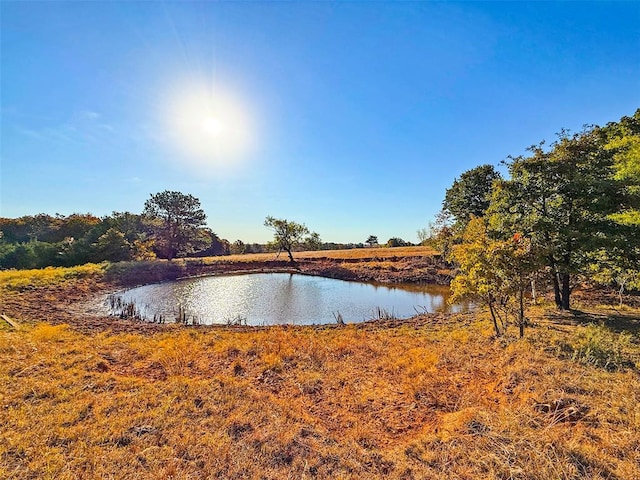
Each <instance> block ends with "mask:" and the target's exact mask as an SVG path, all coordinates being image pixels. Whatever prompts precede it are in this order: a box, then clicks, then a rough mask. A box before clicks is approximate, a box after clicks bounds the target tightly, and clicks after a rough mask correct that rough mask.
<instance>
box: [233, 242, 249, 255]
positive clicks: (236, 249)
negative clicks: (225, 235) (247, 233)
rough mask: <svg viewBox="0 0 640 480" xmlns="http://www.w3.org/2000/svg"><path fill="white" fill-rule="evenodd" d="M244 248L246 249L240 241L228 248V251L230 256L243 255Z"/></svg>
mask: <svg viewBox="0 0 640 480" xmlns="http://www.w3.org/2000/svg"><path fill="white" fill-rule="evenodd" d="M246 248H247V247H246V245H245V244H244V242H243V241H242V240H236V241H235V242H233V243H232V244H231V246H230V247H229V251H230V253H231V254H232V255H240V254H243V253H245V251H246Z"/></svg>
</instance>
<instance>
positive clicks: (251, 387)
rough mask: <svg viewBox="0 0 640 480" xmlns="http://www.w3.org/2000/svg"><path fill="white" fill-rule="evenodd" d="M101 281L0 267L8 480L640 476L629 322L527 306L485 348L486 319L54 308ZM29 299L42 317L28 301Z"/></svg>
mask: <svg viewBox="0 0 640 480" xmlns="http://www.w3.org/2000/svg"><path fill="white" fill-rule="evenodd" d="M102 271H103V267H101V266H85V267H82V269H79V270H76V269H68V270H62V269H58V270H55V271H48V272H44V271H40V273H37V272H31V273H25V272H23V273H15V272H14V273H10V272H2V273H1V274H0V294H1V295H2V301H3V306H2V309H3V310H6V309H7V308H8V309H9V310H10V311H11V312H12V313H13V314H14V315H15V316H14V318H15V319H16V320H19V321H21V326H20V327H19V328H17V329H16V328H13V327H11V326H9V325H8V324H5V323H4V322H2V323H1V324H0V478H7V479H30V478H31V479H41V478H45V479H46V478H50V479H80V478H82V479H84V478H113V479H116V478H117V479H134V478H135V479H146V478H149V479H200V478H221V479H289V478H290V479H302V478H322V479H325V478H326V479H336V478H337V479H340V478H344V479H377V478H379V479H383V478H384V479H387V478H390V479H476V478H483V479H484V478H489V479H491V478H496V479H509V478H515V479H541V480H542V479H549V480H550V479H585V478H592V479H635V478H640V411H639V410H638V405H639V404H640V375H639V373H638V368H639V367H640V337H639V336H638V320H639V315H638V312H637V311H636V310H627V311H623V312H616V311H614V310H610V309H608V310H605V309H603V308H600V309H597V310H594V309H591V310H589V311H588V313H582V314H566V315H557V314H556V313H555V311H554V310H546V309H545V308H544V307H536V308H535V309H534V310H533V311H532V312H531V317H532V321H533V326H532V327H531V328H529V329H528V330H527V336H526V337H525V338H524V339H523V340H518V339H516V338H515V334H516V332H515V329H514V330H513V331H512V332H511V333H512V334H513V336H509V335H508V336H507V337H506V338H502V339H500V340H496V339H495V338H493V337H492V329H491V326H490V324H489V321H488V319H487V318H486V315H485V314H484V313H482V312H479V313H477V314H466V315H452V316H445V315H434V316H422V317H416V318H414V319H412V320H408V321H403V322H372V323H368V324H360V325H348V326H344V327H338V326H325V327H267V328H248V327H242V328H233V327H220V328H209V327H197V328H196V327H184V326H177V325H174V326H167V325H165V326H162V327H160V326H149V327H152V328H146V329H140V330H136V329H135V328H133V327H132V328H130V329H125V328H116V326H117V325H126V322H119V321H117V320H107V319H105V320H102V321H103V322H105V325H104V328H101V329H99V330H95V331H93V330H83V329H82V328H80V327H79V326H80V325H81V324H82V322H83V320H84V319H83V318H74V319H73V320H74V321H73V322H71V325H66V324H64V323H58V321H59V320H60V319H65V318H68V319H71V318H72V317H73V315H74V313H73V312H66V311H64V310H63V309H60V310H56V309H55V308H54V307H56V308H57V306H59V305H62V304H63V303H64V300H63V299H62V298H59V297H64V296H66V295H67V294H68V292H72V291H86V292H87V294H90V293H91V291H93V288H94V287H92V286H91V282H94V281H95V282H99V281H100V278H101V275H102ZM25 278H27V279H28V284H29V285H28V286H26V287H25V286H24V285H21V284H20V282H22V281H24V280H25ZM36 279H39V280H36ZM9 285H13V286H12V287H9ZM65 292H67V293H65ZM34 298H40V299H41V301H42V303H43V304H44V303H48V304H49V307H47V308H50V309H45V310H46V312H47V313H46V315H48V316H51V321H40V320H39V318H40V317H38V316H37V313H38V311H39V310H38V306H37V305H36V306H33V305H32V306H31V307H30V308H27V307H26V306H25V309H24V310H20V308H18V306H19V305H18V304H19V302H21V301H27V300H28V301H29V302H34ZM16 302H17V303H16ZM5 307H7V308H5ZM584 310H585V311H586V310H587V309H586V307H585V308H584ZM20 312H23V313H20ZM56 312H58V313H56ZM65 312H66V313H65ZM17 314H21V315H24V316H25V317H26V316H29V317H30V318H16V317H17V316H18V315H17ZM87 321H89V319H87ZM91 321H92V322H95V321H96V320H95V319H94V320H91ZM109 322H111V324H110V323H109Z"/></svg>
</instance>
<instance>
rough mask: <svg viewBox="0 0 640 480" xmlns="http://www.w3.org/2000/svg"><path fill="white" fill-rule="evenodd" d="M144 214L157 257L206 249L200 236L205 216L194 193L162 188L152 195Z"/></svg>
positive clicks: (203, 238) (203, 237)
mask: <svg viewBox="0 0 640 480" xmlns="http://www.w3.org/2000/svg"><path fill="white" fill-rule="evenodd" d="M143 214H144V216H145V218H146V220H147V222H148V225H149V227H150V229H151V231H152V237H153V239H154V244H155V250H156V253H157V254H158V256H160V257H163V258H168V259H169V260H171V259H173V258H175V257H176V256H181V255H186V254H189V253H193V252H195V251H197V250H201V249H203V248H206V244H205V242H206V237H205V236H204V235H202V229H203V227H204V225H205V220H206V215H205V213H204V211H203V210H202V208H200V200H198V199H197V198H196V197H194V196H193V195H185V194H183V193H180V192H175V191H169V190H165V191H164V192H160V193H156V194H155V195H151V198H150V199H149V200H147V201H146V202H145V204H144V213H143Z"/></svg>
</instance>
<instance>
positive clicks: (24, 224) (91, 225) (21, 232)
mask: <svg viewBox="0 0 640 480" xmlns="http://www.w3.org/2000/svg"><path fill="white" fill-rule="evenodd" d="M269 218H270V219H271V221H272V222H273V223H272V224H270V225H269V226H270V228H272V227H274V226H277V227H283V226H284V227H286V228H285V231H286V229H287V228H290V227H291V226H292V225H293V226H296V225H299V224H296V223H295V222H292V221H287V220H278V219H274V218H273V217H269ZM205 222H206V215H205V212H204V211H203V209H202V208H201V205H200V201H199V200H198V199H197V198H196V197H194V196H192V195H187V194H183V193H180V192H175V191H168V190H167V191H164V192H160V193H157V194H153V195H151V196H150V198H149V199H148V200H147V201H146V202H145V205H144V210H143V212H142V213H140V214H137V213H131V212H113V213H112V214H111V215H107V216H104V217H96V216H95V215H92V214H90V213H85V214H82V213H74V214H72V215H68V216H64V215H58V214H56V215H53V216H52V215H47V214H44V213H42V214H38V215H29V216H23V217H20V218H0V268H2V269H8V268H17V269H25V268H42V267H46V266H73V265H81V264H84V263H87V262H102V261H110V262H118V261H129V260H146V259H152V258H163V259H169V260H171V259H173V258H177V257H205V256H218V255H230V254H245V253H264V252H278V251H285V252H287V253H289V252H291V251H300V250H337V249H348V248H364V246H365V245H364V244H363V243H347V244H340V243H332V242H322V240H321V239H320V236H319V235H318V234H317V233H315V232H310V231H309V230H308V229H306V227H304V225H302V226H301V227H303V229H302V230H299V229H298V230H299V231H297V230H296V232H297V233H300V234H301V235H297V234H296V236H294V238H293V239H292V240H291V241H290V243H287V242H288V240H286V241H284V243H283V242H282V241H281V240H282V238H279V237H278V236H276V237H275V238H274V241H272V242H269V243H266V244H260V243H244V242H243V241H242V240H236V241H235V242H229V241H228V240H226V239H223V238H220V237H218V235H216V234H215V233H214V232H213V231H212V230H211V229H210V228H208V227H207V226H206V223H205ZM283 222H284V223H283ZM296 228H298V227H296ZM281 230H282V229H281ZM376 242H377V239H376ZM404 243H406V242H403V241H402V240H400V239H390V240H389V242H388V246H398V245H401V244H404Z"/></svg>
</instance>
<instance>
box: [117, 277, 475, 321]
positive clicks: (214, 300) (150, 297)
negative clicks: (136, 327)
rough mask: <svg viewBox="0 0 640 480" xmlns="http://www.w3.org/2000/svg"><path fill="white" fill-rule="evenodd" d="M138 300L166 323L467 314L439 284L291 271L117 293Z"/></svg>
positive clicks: (205, 279) (148, 317) (148, 316)
mask: <svg viewBox="0 0 640 480" xmlns="http://www.w3.org/2000/svg"><path fill="white" fill-rule="evenodd" d="M118 295H119V296H120V297H121V299H122V300H123V301H124V302H125V303H130V302H135V304H136V306H137V308H138V309H139V310H140V313H141V315H142V317H143V318H145V319H146V320H152V319H153V318H154V316H155V317H156V318H158V317H159V316H162V318H163V320H164V321H166V322H173V321H175V320H176V316H177V312H179V311H181V312H184V314H185V315H186V319H187V321H188V322H189V323H192V322H193V321H194V320H195V323H201V324H227V323H246V324H248V325H279V324H297V325H307V324H322V323H335V321H336V318H335V316H336V315H337V314H338V313H339V314H340V315H341V316H342V318H343V319H344V321H345V322H362V321H365V320H370V319H372V318H378V316H379V313H380V312H381V311H382V312H386V313H388V314H392V315H393V316H394V317H397V318H406V317H410V316H412V315H415V314H416V313H417V312H420V313H422V312H424V311H427V312H429V313H436V312H464V311H468V310H469V309H470V305H469V304H466V303H462V304H454V305H450V304H449V303H448V297H449V288H448V287H443V286H440V285H428V284H423V285H415V284H413V285H404V286H393V287H390V286H382V285H374V284H369V283H361V282H346V281H343V280H334V279H329V278H323V277H314V276H308V275H296V274H289V273H254V274H247V275H230V276H215V277H200V278H191V279H184V280H178V281H175V282H165V283H159V284H153V285H145V286H142V287H138V288H134V289H131V290H127V291H124V292H121V293H119V294H118Z"/></svg>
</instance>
